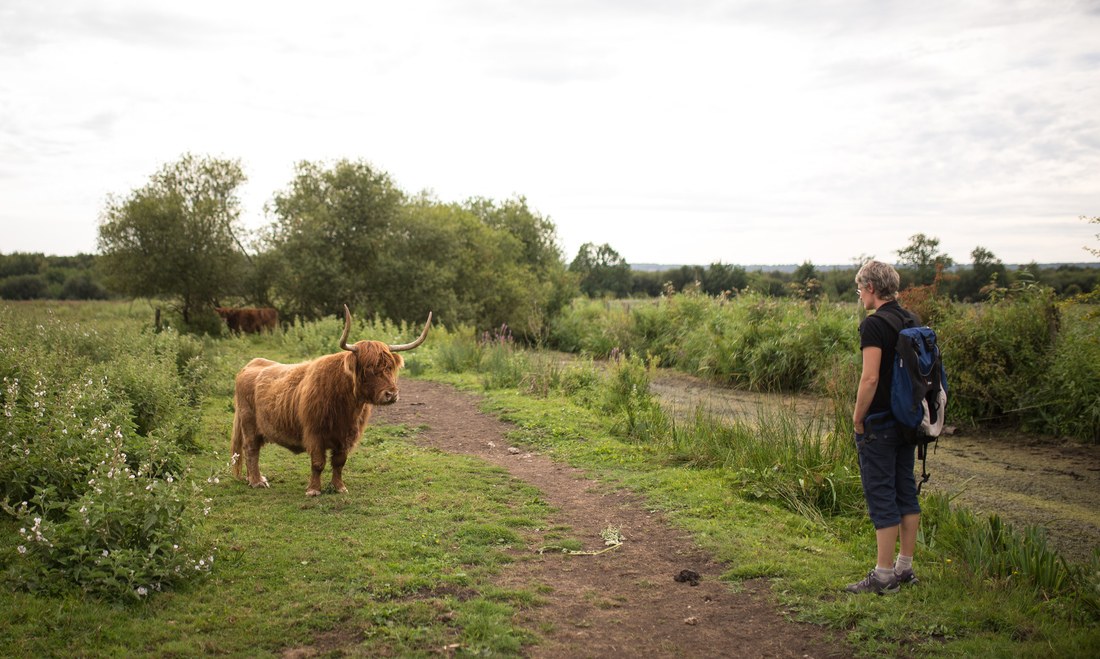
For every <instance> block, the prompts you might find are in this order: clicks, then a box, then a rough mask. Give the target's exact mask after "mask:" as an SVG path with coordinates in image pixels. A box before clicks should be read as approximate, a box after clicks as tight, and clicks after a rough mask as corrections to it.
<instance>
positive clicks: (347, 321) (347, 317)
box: [340, 304, 355, 352]
mask: <svg viewBox="0 0 1100 659" xmlns="http://www.w3.org/2000/svg"><path fill="white" fill-rule="evenodd" d="M349 331H351V311H350V310H349V309H348V305H346V304H345V305H344V333H343V334H342V335H341V336H340V349H341V350H347V351H349V352H355V346H349V345H348V332H349Z"/></svg>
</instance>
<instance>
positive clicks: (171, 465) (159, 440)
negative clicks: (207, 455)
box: [0, 307, 212, 597]
mask: <svg viewBox="0 0 1100 659" xmlns="http://www.w3.org/2000/svg"><path fill="white" fill-rule="evenodd" d="M200 347H201V345H200V344H197V343H196V342H195V341H193V340H188V339H182V338H181V337H179V336H178V335H174V334H172V333H164V334H161V335H156V336H152V335H150V334H148V333H146V334H143V333H142V332H141V330H140V328H137V327H122V328H118V329H117V330H116V331H113V332H104V333H100V332H97V331H96V330H94V329H86V328H83V327H80V326H79V325H76V324H74V323H62V322H60V321H58V320H57V319H56V318H53V317H50V316H49V315H48V314H47V317H46V319H45V320H44V321H43V322H41V323H37V324H33V323H31V322H28V321H27V320H26V318H25V317H22V316H20V315H19V314H17V313H15V312H14V311H13V310H12V308H11V307H0V507H2V508H3V510H4V512H6V513H7V514H8V515H11V516H13V517H15V518H16V519H17V520H18V523H19V524H21V529H20V536H21V537H20V539H19V544H18V546H17V547H16V550H15V554H16V555H15V557H14V560H12V561H10V562H9V569H10V571H11V572H12V573H13V575H14V576H15V577H16V578H17V579H18V580H19V581H20V582H22V583H23V584H24V585H26V586H27V587H28V588H32V589H55V588H57V587H60V586H61V585H62V584H72V585H75V586H77V587H79V588H81V589H83V590H85V591H87V592H90V593H95V594H98V595H104V596H109V597H118V596H134V597H140V596H144V595H147V594H148V593H150V592H152V591H155V590H157V589H159V588H162V587H164V586H165V585H167V584H170V583H172V582H174V581H177V580H179V579H180V578H182V577H183V576H184V575H186V574H192V573H195V572H196V571H198V572H201V571H204V570H208V569H209V566H210V563H211V558H212V557H211V556H210V555H209V552H205V551H204V552H201V554H203V555H197V554H195V550H192V549H188V543H189V542H190V541H191V532H192V531H193V530H194V529H195V527H196V526H197V524H198V522H199V521H200V520H201V519H202V517H203V515H202V513H203V512H204V511H203V502H202V498H201V491H200V490H199V488H198V486H197V485H196V484H194V483H193V482H192V479H191V478H190V475H189V474H188V472H187V468H186V459H185V455H184V450H186V449H189V448H191V447H193V446H194V437H195V434H196V431H197V421H196V419H197V417H198V416H199V415H198V413H197V411H196V408H195V406H196V405H197V403H198V401H199V400H200V399H201V388H200V387H201V385H202V373H203V370H202V368H201V354H200V353H199V350H198V349H199V348H200ZM195 556H198V557H197V558H196V557H195ZM200 561H201V563H200Z"/></svg>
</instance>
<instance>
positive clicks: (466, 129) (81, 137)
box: [0, 0, 1100, 265]
mask: <svg viewBox="0 0 1100 659" xmlns="http://www.w3.org/2000/svg"><path fill="white" fill-rule="evenodd" d="M186 152H191V153H194V154H197V155H209V156H216V157H223V158H235V159H240V161H241V163H242V165H243V166H244V169H245V172H246V174H247V175H248V177H249V181H248V183H247V184H246V186H245V187H244V188H242V190H241V198H242V200H243V205H244V214H243V216H242V219H243V221H244V223H245V225H246V226H247V227H249V228H256V227H259V226H263V225H265V224H268V223H269V222H270V221H271V218H270V217H268V216H266V215H265V214H264V208H263V207H264V204H265V202H266V201H268V200H269V199H270V198H271V197H272V195H273V193H274V192H275V191H277V190H281V189H283V188H285V187H286V186H287V184H288V183H289V182H290V180H291V177H292V174H293V171H294V164H295V163H296V162H298V161H301V160H311V161H322V162H326V163H331V162H334V161H335V160H337V159H341V158H347V159H352V160H364V161H366V162H369V163H370V164H372V165H373V166H374V167H376V168H378V169H381V170H384V171H386V172H388V173H389V174H390V175H391V176H392V178H393V179H394V181H395V182H396V183H397V185H398V186H399V187H401V188H402V189H403V190H405V191H406V192H410V193H416V192H420V191H423V190H431V191H432V192H433V193H434V194H435V196H436V197H437V198H438V199H440V200H441V201H460V200H463V199H466V198H468V197H472V196H482V197H490V198H494V199H498V200H503V199H507V198H510V197H514V196H517V195H522V196H525V197H526V198H527V200H528V204H529V205H530V207H531V208H533V209H534V210H536V211H537V212H539V213H540V214H542V215H544V216H547V217H549V218H550V219H551V220H553V222H554V223H555V224H556V225H557V228H558V237H559V239H560V243H561V246H562V248H563V251H564V253H565V256H566V259H567V260H572V258H573V256H575V254H576V252H577V249H578V248H579V247H580V245H581V244H582V243H585V242H592V243H596V244H602V243H609V244H610V245H611V246H612V247H613V248H614V249H615V250H616V251H618V252H619V254H621V255H622V256H623V257H624V258H625V259H626V260H627V261H630V262H632V263H665V264H684V263H692V264H702V265H705V264H709V263H713V262H718V261H721V262H724V263H733V264H745V265H750V264H776V263H801V262H803V261H812V262H813V263H815V264H847V263H851V262H852V261H853V259H855V258H857V257H859V256H860V255H873V256H877V257H878V258H880V259H882V260H888V261H893V260H895V258H896V254H895V252H896V251H897V250H898V249H901V248H903V247H905V246H906V245H907V244H908V242H909V237H910V236H911V235H913V234H915V233H918V232H923V233H926V234H928V235H930V236H934V237H937V238H939V239H940V241H941V245H940V246H941V249H942V250H943V251H945V252H946V253H947V254H949V255H950V256H951V257H953V258H954V259H955V260H956V261H958V262H963V263H966V262H969V261H970V252H971V250H973V249H974V247H976V246H979V245H980V246H983V247H985V248H987V249H989V250H991V251H992V252H993V253H994V254H995V255H996V256H998V257H999V258H1001V259H1002V260H1003V261H1005V262H1006V263H1024V262H1029V261H1039V262H1062V261H1073V262H1088V261H1095V260H1096V258H1095V257H1094V256H1092V255H1091V254H1089V253H1088V252H1086V251H1085V250H1084V249H1083V247H1084V246H1086V245H1088V246H1091V247H1098V246H1100V241H1098V239H1097V237H1096V234H1097V232H1100V226H1098V225H1096V224H1089V223H1087V222H1086V221H1084V220H1082V219H1080V217H1081V216H1089V217H1095V216H1097V215H1100V0H1088V1H1079V2H1061V1H1058V0H1030V1H1020V2H1016V1H1013V0H988V1H987V0H965V1H958V0H951V1H942V2H941V1H939V0H921V1H912V2H900V1H893V0H853V1H844V0H828V1H825V2H813V1H812V0H798V1H773V0H745V1H728V2H719V1H714V2H708V1H705V0H676V1H673V0H668V1H666V2H656V1H653V0H590V1H581V0H552V1H551V0H546V1H542V0H534V1H529V2H523V1H521V0H509V1H496V0H437V1H417V0H404V1H401V2H397V1H395V0H387V1H386V2H376V1H374V0H348V1H342V0H312V1H310V2H301V1H297V2H281V1H279V2H273V1H265V2H236V1H234V0H214V1H207V0H188V2H174V3H167V2H147V1H133V0H112V1H107V0H72V1H60V0H0V232H2V233H0V252H2V253H10V252H14V251H32V252H45V253H48V254H75V253H77V252H94V251H96V236H97V227H98V223H99V217H100V213H101V211H102V210H103V208H104V206H105V203H106V200H107V196H108V195H110V194H114V195H116V196H120V197H125V196H126V195H128V194H129V193H130V192H131V191H133V190H134V189H136V188H139V187H141V186H143V185H144V184H145V183H146V182H148V180H149V177H150V175H152V174H153V173H154V172H156V171H157V170H158V169H159V168H161V167H162V166H163V165H165V164H166V163H169V162H173V161H175V160H177V159H178V158H179V157H180V156H181V155H182V154H184V153H186Z"/></svg>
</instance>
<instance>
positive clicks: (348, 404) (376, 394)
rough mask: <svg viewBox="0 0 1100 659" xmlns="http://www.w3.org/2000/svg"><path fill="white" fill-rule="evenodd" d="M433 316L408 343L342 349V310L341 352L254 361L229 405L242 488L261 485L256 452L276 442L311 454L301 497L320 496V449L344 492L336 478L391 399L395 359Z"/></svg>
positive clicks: (339, 486)
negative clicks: (297, 360) (291, 360)
mask: <svg viewBox="0 0 1100 659" xmlns="http://www.w3.org/2000/svg"><path fill="white" fill-rule="evenodd" d="M431 324H432V314H431V313H430V312H429V313H428V321H427V322H426V323H425V324H424V331H422V332H421V333H420V337H419V338H417V339H416V340H415V341H413V342H412V343H406V344H403V345H386V344H385V343H382V342H380V341H359V342H358V343H356V344H354V345H350V346H349V345H348V343H347V341H348V331H349V330H350V329H351V312H350V311H348V308H347V306H346V305H345V306H344V334H343V335H342V336H341V337H340V348H341V349H342V350H344V351H346V352H340V353H336V354H332V355H326V356H324V357H318V358H317V359H314V360H312V361H308V362H304V363H301V364H279V363H276V362H273V361H271V360H270V359H262V358H257V359H253V360H252V361H250V362H248V364H247V365H246V366H245V367H244V368H242V369H241V370H240V372H239V373H237V379H236V389H235V391H234V394H233V404H234V407H235V408H236V411H235V412H234V414H233V441H232V443H231V444H230V451H231V455H232V456H233V473H234V474H236V475H237V476H238V477H240V475H241V462H244V464H245V468H246V473H247V477H248V484H249V485H251V486H252V487H267V486H268V485H267V479H266V478H264V477H263V475H261V474H260V461H259V459H260V448H261V447H262V446H263V445H264V444H266V443H268V442H274V443H276V444H279V445H280V446H284V447H286V448H288V449H290V450H291V451H293V452H295V453H302V452H303V451H304V452H307V453H309V461H310V466H311V467H312V468H313V473H312V475H311V476H310V478H309V486H308V487H307V488H306V495H307V496H317V495H318V494H320V493H321V472H323V471H324V470H325V452H326V451H330V452H331V453H332V486H333V488H335V489H336V491H337V492H347V491H348V489H347V487H346V486H345V485H344V481H343V478H342V474H343V470H344V463H345V462H346V461H347V458H348V453H349V452H350V451H351V450H352V449H353V448H355V445H356V444H357V443H359V436H360V435H361V434H362V433H363V429H364V428H365V427H366V425H367V421H368V420H369V419H370V415H371V410H372V409H373V407H374V406H375V405H390V404H393V403H395V402H397V371H398V369H400V368H401V367H402V366H404V365H405V360H404V358H403V357H402V356H401V355H400V354H397V353H399V352H401V351H404V350H412V349H413V348H415V347H417V346H418V345H420V344H421V343H423V342H424V339H425V338H426V337H427V336H428V328H429V327H430V326H431Z"/></svg>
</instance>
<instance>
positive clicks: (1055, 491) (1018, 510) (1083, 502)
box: [651, 371, 1100, 562]
mask: <svg viewBox="0 0 1100 659" xmlns="http://www.w3.org/2000/svg"><path fill="white" fill-rule="evenodd" d="M651 389H652V391H653V393H654V394H655V395H657V396H658V397H659V398H660V400H661V403H662V404H663V405H665V406H666V407H667V409H669V410H670V412H671V413H673V414H691V413H694V411H695V409H697V408H698V407H700V406H701V407H703V408H704V409H707V410H709V411H710V412H712V413H715V414H719V415H723V416H725V417H727V418H733V417H737V416H744V415H749V416H751V415H753V414H755V413H757V412H758V411H759V410H760V409H761V408H762V406H764V405H775V404H782V405H786V406H788V407H790V406H793V407H794V409H796V410H797V411H798V412H799V413H802V414H807V415H810V414H814V413H818V412H825V413H828V412H829V410H830V403H829V401H826V400H823V399H819V398H814V397H812V396H787V395H784V396H773V395H770V394H759V393H753V392H746V391H738V390H733V389H726V388H722V387H719V386H716V385H713V384H709V383H707V382H706V381H705V380H702V379H700V378H695V377H692V376H690V375H685V374H683V373H676V372H671V371H669V372H661V373H660V375H659V376H658V377H657V378H655V380H654V381H653V383H652V385H651ZM948 420H949V421H950V404H949V405H948ZM917 468H918V469H919V468H920V464H919V463H918V466H917ZM928 473H929V474H931V479H930V480H929V481H928V483H927V484H926V485H925V486H924V492H929V493H930V492H941V493H947V494H951V495H957V497H956V498H955V502H956V503H958V504H960V505H963V506H966V507H967V508H969V509H971V510H973V511H975V512H977V513H980V514H985V515H988V514H994V513H995V514H997V515H999V516H1000V517H1001V518H1002V519H1004V520H1005V521H1007V522H1010V523H1012V524H1013V525H1015V526H1018V527H1020V526H1023V525H1039V526H1042V527H1044V528H1045V529H1046V530H1047V539H1048V541H1049V542H1050V544H1051V545H1052V546H1053V547H1055V548H1056V549H1058V550H1059V551H1060V552H1061V553H1062V554H1063V555H1064V556H1065V557H1066V558H1067V559H1068V560H1070V561H1075V562H1082V561H1085V560H1087V559H1088V558H1089V556H1090V555H1091V553H1092V551H1093V550H1094V549H1096V548H1100V446H1093V445H1086V444H1079V443H1075V442H1069V441H1063V442H1059V441H1053V440H1049V439H1043V438H1039V437H1033V436H1027V435H1023V434H1020V433H1006V432H997V433H972V434H961V433H957V434H954V435H949V436H945V437H941V438H940V440H939V442H937V445H936V450H935V453H933V454H930V455H929V456H928Z"/></svg>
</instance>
